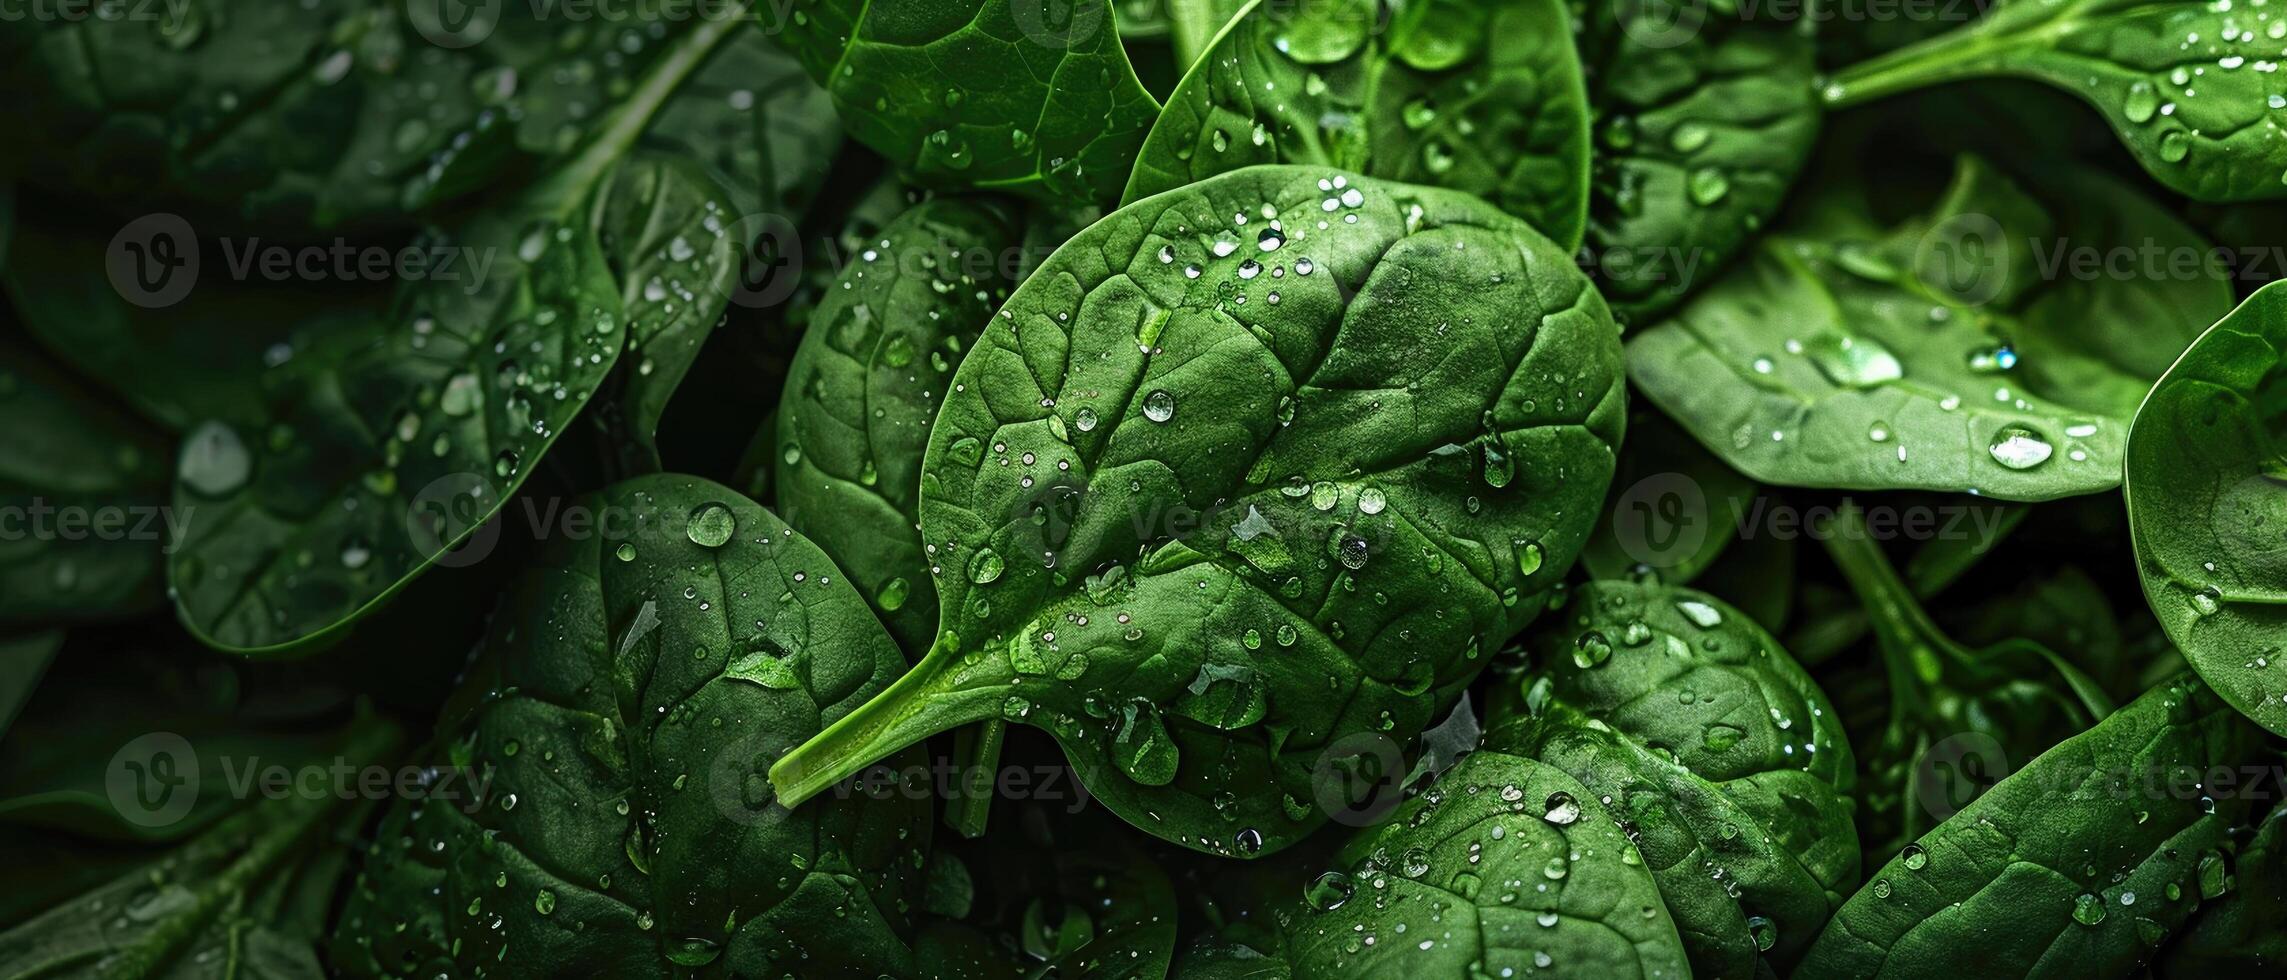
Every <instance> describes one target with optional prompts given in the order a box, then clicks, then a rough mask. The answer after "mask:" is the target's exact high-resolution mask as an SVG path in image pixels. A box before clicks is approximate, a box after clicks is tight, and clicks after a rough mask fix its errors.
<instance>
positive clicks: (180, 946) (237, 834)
mask: <svg viewBox="0 0 2287 980" xmlns="http://www.w3.org/2000/svg"><path fill="white" fill-rule="evenodd" d="M400 734H401V733H400V732H399V730H398V728H397V726H396V725H395V724H394V723H391V722H389V721H387V720H385V719H382V718H379V717H377V716H366V717H363V718H360V719H359V720H358V721H357V722H355V723H353V728H352V730H351V733H350V735H349V737H348V740H347V741H346V742H344V743H343V744H342V749H341V754H340V757H341V758H342V759H344V760H347V761H348V762H350V763H352V764H354V765H359V766H365V765H373V764H376V763H378V762H379V761H381V760H382V759H383V758H384V757H385V756H387V755H388V754H389V753H391V752H393V751H395V749H396V748H397V746H398V743H399V736H400ZM344 802H345V801H344V800H341V799H336V798H332V797H328V796H324V795H319V796H303V795H300V794H296V795H294V796H291V797H289V798H287V799H284V800H279V801H276V802H270V803H257V804H255V805H253V806H252V807H249V808H248V809H246V810H244V811H242V812H240V813H239V814H238V815H236V816H234V817H232V818H231V819H229V820H226V821H224V822H222V823H220V824H217V825H216V826H215V827H214V829H212V830H209V831H207V832H205V833H204V834H203V835H201V836H200V837H199V838H198V839H197V840H196V841H193V842H192V843H190V844H187V845H185V846H184V848H183V849H182V850H181V851H178V852H177V854H178V855H180V854H186V853H196V852H197V851H199V850H202V849H204V848H206V847H209V846H213V847H218V848H242V849H243V851H242V853H240V854H239V855H238V857H237V858H236V859H235V860H232V861H231V862H230V863H229V864H228V865H226V866H225V867H223V869H222V871H221V873H219V874H216V875H214V876H213V877H211V878H205V879H203V880H198V881H195V882H190V883H188V884H189V885H190V887H191V888H193V889H194V890H195V892H196V894H197V896H198V897H197V899H196V900H195V901H194V902H193V903H192V904H191V905H190V906H189V907H187V908H184V909H182V910H181V911H179V912H176V913H174V914H171V915H169V916H168V917H166V918H165V919H164V920H163V921H160V922H157V923H155V924H153V925H152V927H151V929H150V931H148V932H146V933H144V934H143V935H142V936H141V937H139V938H137V939H136V940H135V941H134V942H133V944H131V945H129V946H126V947H124V948H122V949H119V950H118V951H116V952H115V953H113V954H111V955H110V956H109V957H108V958H107V961H106V962H105V964H104V969H103V970H102V971H101V973H102V975H104V976H121V977H129V976H132V977H142V976H152V975H155V974H158V973H159V972H161V967H163V966H165V965H167V964H171V963H174V962H176V960H177V959H178V958H180V957H181V956H182V955H183V953H184V952H186V947H187V946H188V945H190V944H191V943H192V942H193V941H194V940H196V939H198V938H199V936H200V935H201V934H202V933H203V932H204V930H205V929H206V927H207V923H208V922H209V921H211V920H212V919H213V918H214V916H215V915H217V914H218V913H220V912H222V911H223V910H224V909H225V908H226V907H229V906H230V905H231V904H232V903H235V902H239V901H243V900H244V897H245V893H246V891H247V890H248V889H249V888H250V887H252V886H253V885H254V884H255V882H257V881H259V880H260V879H262V878H263V877H264V876H266V875H268V874H269V873H270V872H271V871H272V869H274V868H275V867H277V866H278V864H279V863H280V862H281V861H283V860H284V859H285V858H286V857H287V856H288V855H290V854H292V853H293V852H294V850H295V849H296V847H298V846H299V845H300V843H301V842H302V841H303V839H304V838H305V837H307V836H308V835H309V834H310V832H311V831H313V830H315V829H317V828H318V827H320V826H323V825H324V823H325V822H324V821H323V820H321V819H319V818H321V817H323V816H325V815H326V814H328V813H331V812H333V810H334V808H335V807H336V806H337V805H339V804H341V803H344ZM249 826H252V827H257V828H260V829H258V830H255V831H253V832H252V833H251V834H249V833H248V827H249ZM186 863H189V864H190V865H191V866H192V867H196V866H197V863H196V859H193V861H191V862H186ZM131 873H132V872H131Z"/></svg>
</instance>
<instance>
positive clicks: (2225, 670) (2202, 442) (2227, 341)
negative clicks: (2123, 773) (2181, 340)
mask: <svg viewBox="0 0 2287 980" xmlns="http://www.w3.org/2000/svg"><path fill="white" fill-rule="evenodd" d="M2283 343H2287V289H2283V288H2282V287H2280V286H2279V285H2278V284H2276V283H2274V284H2272V285H2268V286H2265V287H2263V288H2262V289H2259V290H2257V291H2256V293H2255V295H2253V296H2250V297H2248V300H2247V302H2245V303H2242V304H2240V305H2239V307H2238V308H2237V309H2234V310H2232V311H2231V313H2230V314H2229V315H2228V316H2225V317H2223V318H2222V319H2220V320H2218V321H2217V322H2216V324H2215V326H2213V327H2210V328H2209V329H2208V331H2207V332H2206V333H2204V334H2202V335H2200V339H2199V340H2198V341H2197V342H2195V343H2193V344H2192V347H2191V349H2190V350H2188V351H2185V352H2184V356H2183V359H2182V360H2179V361H2177V362H2176V365H2175V366H2174V367H2172V368H2169V369H2168V373H2167V375H2166V376H2165V377H2162V378H2161V379H2160V382H2159V384H2157V385H2155V386H2153V388H2152V394H2151V397H2149V398H2147V399H2145V402H2144V407H2143V408H2141V409H2139V410H2138V411H2137V413H2136V426H2135V428H2134V429H2133V430H2132V431H2131V432H2130V433H2129V440H2128V453H2127V477H2126V486H2125V487H2124V488H2123V493H2124V495H2125V496H2126V497H2127V500H2128V527H2129V537H2130V539H2131V540H2132V541H2133V542H2134V543H2135V547H2136V571H2137V575H2138V577H2139V578H2141V579H2142V581H2143V583H2144V596H2145V598H2146V599H2148V600H2150V602H2151V605H2152V612H2153V615H2156V616H2158V617H2159V618H2160V625H2161V626H2162V627H2163V628H2165V629H2166V630H2167V632H2168V638H2169V639H2171V640H2173V641H2175V644H2176V646H2177V647H2178V648H2180V649H2182V650H2183V651H2184V658H2185V659H2186V660H2189V661H2191V664H2192V667H2193V668H2194V669H2196V670H2198V671H2199V672H2200V677H2201V678H2202V679H2203V680H2206V681H2207V682H2208V684H2209V686H2211V687H2213V688H2215V692H2216V693H2217V694H2219V695H2221V696H2222V697H2223V699H2224V700H2225V701H2228V702H2230V703H2231V705H2232V706H2233V707H2235V708H2238V709H2239V710H2241V711H2243V712H2246V713H2247V716H2248V717H2250V718H2253V719H2255V721H2256V723H2257V724H2260V725H2262V726H2263V727H2265V728H2268V729H2270V730H2272V731H2274V732H2287V698H2283V697H2282V696H2281V690H2280V688H2279V685H2278V684H2277V683H2275V682H2273V681H2272V679H2271V678H2270V676H2269V675H2270V673H2271V672H2270V671H2268V670H2266V669H2265V668H2266V667H2267V666H2269V665H2270V663H2271V661H2272V659H2273V658H2274V657H2275V656H2276V655H2277V647H2278V643H2277V642H2276V640H2275V637H2276V636H2277V634H2278V630H2279V624H2280V621H2281V611H2280V610H2281V608H2282V607H2281V605H2280V595H2281V592H2280V582H2281V581H2283V579H2282V578H2281V575H2282V569H2281V561H2282V558H2281V555H2282V552H2281V551H2280V548H2279V544H2278V537H2279V528H2280V526H2281V523H2280V522H2281V521H2282V520H2283V519H2287V514H2283V513H2282V506H2281V504H2282V500H2281V497H2280V494H2279V482H2280V479H2281V477H2282V475H2283V474H2287V470H2283V469H2282V460H2287V452H2283V450H2287V443H2283V442H2282V441H2281V438H2282V436H2283V435H2287V414H2283V413H2282V408H2281V406H2282V405H2287V401H2283V399H2287V372H2283V365H2287V362H2283V361H2282V359H2281V356H2280V351H2281V346H2282V344H2283Z"/></svg>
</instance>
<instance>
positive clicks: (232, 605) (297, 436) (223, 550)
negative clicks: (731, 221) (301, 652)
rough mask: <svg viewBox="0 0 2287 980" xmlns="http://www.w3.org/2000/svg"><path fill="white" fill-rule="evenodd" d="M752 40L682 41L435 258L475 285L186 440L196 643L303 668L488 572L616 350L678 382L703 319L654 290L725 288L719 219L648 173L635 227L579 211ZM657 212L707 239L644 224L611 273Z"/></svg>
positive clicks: (618, 215)
mask: <svg viewBox="0 0 2287 980" xmlns="http://www.w3.org/2000/svg"><path fill="white" fill-rule="evenodd" d="M741 27H743V24H742V23H739V22H731V21H715V22H709V23H707V24H705V25H702V28H701V29H700V30H697V31H695V32H693V33H691V34H690V35H687V36H686V38H685V40H684V43H683V45H682V46H681V47H680V48H678V49H677V50H676V51H675V52H674V53H673V55H672V56H670V57H668V58H666V59H664V60H663V61H662V62H661V64H660V66H659V70H658V71H657V72H656V73H655V74H654V75H653V76H651V77H650V78H648V79H646V80H645V82H644V84H643V91H642V92H641V93H639V94H636V95H633V96H631V97H630V98H629V100H628V101H627V103H625V104H624V105H623V106H622V107H621V109H620V114H619V115H618V117H617V121H616V122H614V123H613V124H612V125H611V126H610V127H608V128H607V130H606V132H605V135H604V137H603V138H601V139H600V140H599V141H598V142H597V143H596V144H594V145H593V146H591V147H590V148H589V149H588V151H586V152H585V153H584V154H583V155H582V156H581V157H580V158H579V160H578V161H576V163H575V164H574V165H572V166H570V167H567V168H566V169H564V170H562V171H559V172H557V173H555V174H553V175H551V176H550V177H549V178H548V179H547V180H545V181H543V182H541V183H540V184H538V185H535V186H534V187H532V188H531V189H529V190H528V191H527V192H526V193H525V194H524V195H522V196H520V197H519V198H517V199H515V200H514V201H513V202H511V203H509V204H504V205H502V206H499V207H497V208H494V209H492V210H489V211H487V212H485V213H484V214H482V215H480V216H478V217H476V218H474V219H472V220H471V223H470V224H469V225H468V226H467V227H466V228H464V229H463V230H462V231H461V232H460V233H459V234H457V235H455V236H452V237H450V238H445V239H442V240H440V241H438V242H436V243H435V244H437V245H438V246H439V247H454V248H458V249H461V250H463V253H462V254H464V255H473V256H484V257H487V258H489V259H491V260H492V265H491V268H490V270H489V272H488V273H487V274H486V275H485V276H484V277H483V278H481V279H474V280H459V281H455V280H445V279H438V278H431V279H422V280H417V281H414V282H411V283H409V284H408V286H407V288H406V289H405V290H404V291H403V292H402V293H400V295H399V296H398V297H397V300H396V301H395V303H394V304H393V309H392V310H391V311H390V313H389V314H388V315H387V316H382V315H378V314H369V315H367V317H366V318H364V319H363V320H362V321H360V322H359V323H358V324H357V325H356V327H355V329H347V330H340V329H336V330H329V331H326V332H324V333H311V332H304V333H300V334H297V335H296V337H295V339H293V340H292V341H290V342H288V344H287V346H286V347H285V355H284V356H282V357H275V358H272V359H271V361H272V362H273V366H272V367H271V368H270V370H269V371H268V372H267V376H266V377H264V378H262V379H261V382H260V383H261V388H262V392H263V396H264V397H263V402H264V420H263V422H262V424H260V425H246V424H234V423H233V422H230V421H227V420H212V421H208V422H205V423H201V424H200V425H199V426H198V427H197V428H195V429H193V430H192V431H191V432H190V434H189V435H188V436H187V437H186V439H185V445H184V448H183V451H182V454H181V456H180V463H179V466H178V470H177V474H176V488H175V500H176V507H177V509H178V510H184V509H188V508H197V509H198V511H199V512H200V513H201V514H202V515H203V519H202V520H199V521H195V522H193V523H192V524H191V525H190V528H189V534H188V535H187V536H186V539H185V541H184V542H183V545H182V547H181V548H180V549H178V550H177V551H176V552H175V554H174V555H173V556H172V561H171V564H170V566H169V582H170V584H171V586H172V587H173V589H174V590H175V595H176V607H177V609H178V610H179V612H180V613H181V615H182V618H183V621H184V622H185V623H186V624H187V625H188V626H190V628H191V629H192V630H193V632H195V633H196V634H197V635H198V636H199V638H200V639H201V640H202V641H203V642H206V643H208V644H210V645H213V646H216V647H219V648H222V649H227V650H233V651H238V652H244V653H249V654H260V655H270V654H278V653H285V652H289V651H293V650H297V649H302V648H306V647H308V646H310V645H311V644H314V643H317V642H321V641H324V640H327V639H330V638H332V637H333V636H335V635H337V634H338V633H339V631H340V630H342V629H343V628H344V627H346V626H347V625H348V624H349V623H350V622H351V621H353V620H355V619H357V618H358V617H360V616H363V615H365V614H367V613H368V612H370V611H371V610H372V609H373V608H375V607H376V606H377V605H378V604H380V603H381V602H382V601H383V600H385V599H387V598H388V597H389V596H390V595H391V594H393V593H394V592H396V591H397V590H399V589H401V588H403V587H404V585H405V584H406V583H407V582H409V581H411V580H412V579H413V577H415V576H416V575H418V574H420V573H421V572H423V571H424V570H426V569H428V568H429V567H431V566H432V565H435V564H438V563H440V562H452V563H455V564H467V563H470V562H473V561H476V560H480V559H481V558H482V557H483V556H484V554H485V553H486V551H487V550H489V548H490V547H491V544H492V542H493V540H494V539H495V538H496V537H497V535H498V525H487V524H486V522H487V520H488V519H489V518H491V517H492V515H493V514H494V513H495V512H497V511H498V510H499V509H500V508H501V507H502V506H503V505H504V504H505V503H506V501H507V500H508V498H509V496H510V495H511V494H513V493H514V492H515V490H516V488H517V487H518V486H519V485H520V484H522V482H523V481H524V479H525V478H526V477H527V476H528V475H529V474H530V473H531V472H532V470H533V469H534V468H535V467H536V466H538V465H539V463H540V461H541V459H542V457H543V456H544V455H545V454H546V453H547V451H548V449H549V447H550V446H552V445H553V444H554V443H555V441H556V440H557V439H558V438H559V437H561V436H562V435H563V433H564V432H565V430H566V429H567V428H568V427H569V426H570V425H571V424H572V421H573V419H574V418H575V417H576V416H578V415H579V413H580V410H581V409H582V408H583V407H584V406H585V405H586V404H587V402H588V400H589V398H590V397H591V396H592V395H594V394H595V393H596V391H597V389H598V387H599V386H601V385H602V384H603V383H604V382H605V380H606V379H607V378H608V377H609V376H610V374H611V372H612V369H613V367H614V366H615V365H616V364H617V363H618V360H619V357H620V352H621V351H622V350H623V349H624V348H626V347H629V346H631V345H633V346H636V347H639V348H643V349H646V350H647V351H648V350H649V348H650V347H651V346H653V345H655V344H664V345H667V346H668V347H669V348H672V349H675V354H674V355H673V356H674V357H676V358H677V359H679V360H682V361H684V362H687V360H688V357H689V356H690V354H691V351H689V350H688V349H683V348H678V347H676V346H675V345H679V344H685V343H688V342H689V337H688V336H687V334H688V330H686V329H684V328H683V327H679V326H678V325H677V324H678V323H688V322H698V323H702V324H707V325H711V324H712V322H713V319H714V317H713V315H712V314H704V315H699V316H698V318H697V320H696V321H689V320H677V319H675V317H676V316H680V317H686V318H687V317H692V316H694V314H693V312H692V311H690V310H684V311H683V312H682V313H680V314H671V313H670V311H669V309H668V306H669V305H671V304H670V303H669V299H668V297H667V296H666V295H664V290H663V291H662V295H660V296H659V297H657V298H654V297H653V296H652V295H651V294H650V291H649V290H650V287H651V286H653V285H654V284H656V283H660V282H662V281H663V277H666V276H668V275H669V274H670V270H672V275H673V276H674V277H675V278H678V279H680V280H681V281H683V282H685V283H690V284H699V283H708V282H714V281H719V280H720V275H721V272H722V271H723V270H724V269H727V268H728V261H729V256H730V255H731V254H732V252H731V251H730V250H729V249H727V248H726V247H725V245H726V241H725V240H726V238H727V236H728V234H729V230H728V228H727V226H726V225H724V224H723V223H722V222H721V221H719V220H716V219H717V217H718V216H719V212H720V206H719V205H713V204H710V203H708V202H709V198H708V196H707V195H706V194H701V193H692V192H688V191H682V190H674V189H672V187H673V185H672V183H671V182H669V181H667V180H666V179H665V178H664V177H663V175H662V174H654V175H651V176H650V177H649V178H648V179H646V178H645V177H644V176H643V175H640V174H638V175H637V176H636V177H635V178H634V179H635V180H637V182H638V183H637V186H636V187H634V188H633V189H632V191H631V192H630V193H628V195H627V196H628V200H625V201H623V207H621V208H616V209H615V208H614V207H613V206H612V203H611V201H610V200H609V199H607V200H605V201H603V202H601V203H599V204H596V205H595V206H594V207H595V210H594V211H593V212H592V213H588V214H583V212H582V207H583V205H585V204H586V203H587V199H588V197H589V195H590V194H591V193H592V192H593V191H594V190H595V189H596V188H598V187H601V186H610V185H607V184H605V180H606V178H607V175H608V174H609V173H610V172H611V169H610V168H611V167H612V165H613V164H614V163H615V162H616V161H617V159H618V157H619V156H620V154H622V153H624V152H625V150H626V148H627V145H628V143H629V142H631V141H632V140H633V138H634V136H635V133H636V132H637V131H638V130H639V129H640V128H641V127H642V125H643V124H644V123H645V122H646V121H647V120H648V119H649V118H650V116H651V113H652V112H653V111H655V110H656V109H657V107H658V105H659V104H660V103H661V102H662V101H664V100H665V99H666V97H667V96H668V94H669V93H671V92H672V91H673V90H674V88H675V86H676V85H677V84H678V83H679V82H680V81H681V80H682V78H683V77H684V76H685V75H686V74H687V73H688V72H689V71H690V70H691V69H692V68H693V67H695V66H696V64H697V63H698V62H699V61H700V60H702V59H703V58H704V57H705V55H706V53H707V52H708V50H709V49H710V48H711V46H712V45H713V44H715V43H717V42H719V41H720V40H721V39H722V37H723V36H724V35H725V34H726V33H728V32H729V31H731V30H732V29H734V28H741ZM614 196H618V195H616V194H615V195H614ZM710 207H711V208H713V210H712V211H710ZM661 214H669V215H673V216H675V217H677V218H680V219H684V220H691V221H694V222H695V223H694V224H693V225H691V226H688V227H684V228H681V229H677V230H674V231H673V236H674V237H679V238H682V239H684V240H685V245H684V247H683V248H681V249H678V248H676V247H675V246H674V243H673V241H672V240H671V239H670V232H669V231H668V230H666V229H654V228H651V227H650V226H648V225H647V224H646V225H642V226H641V227H642V232H641V233H640V234H627V233H625V232H624V231H619V232H618V233H616V234H612V235H610V236H609V237H610V238H612V240H613V241H612V244H614V245H616V246H617V248H615V249H614V250H613V252H612V253H611V254H609V255H607V254H606V252H605V242H604V240H603V239H604V238H605V237H606V232H607V231H615V230H616V229H614V228H612V227H610V226H611V225H613V224H614V223H615V222H621V221H626V222H637V221H645V222H647V221H649V220H651V219H652V218H653V217H656V216H658V215H661ZM599 223H600V224H601V225H602V226H599ZM661 239H670V240H668V241H667V242H666V244H660V240H661ZM644 246H650V248H651V250H650V251H634V250H635V249H641V248H643V247H644ZM660 253H663V254H660ZM647 272H648V273H649V274H648V275H647V274H646V273H647ZM472 287H473V288H472ZM631 298H632V299H631ZM726 299H727V296H712V297H710V296H703V295H702V296H696V297H694V298H693V299H692V300H691V301H690V302H689V304H688V305H701V304H705V303H713V304H714V305H715V306H716V307H717V308H719V307H720V305H721V303H722V302H723V301H724V300H726ZM647 356H648V355H647ZM637 373H638V375H640V373H641V372H640V367H638V368H637ZM641 392H642V388H641V387H640V386H639V387H638V393H639V394H641ZM638 404H642V402H641V400H640V399H639V401H638ZM488 528H489V529H488ZM472 536H474V537H475V541H474V543H473V544H472V545H471V547H470V548H469V549H467V550H456V549H458V548H459V547H460V545H461V544H462V543H463V542H465V541H470V540H471V538H472Z"/></svg>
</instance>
